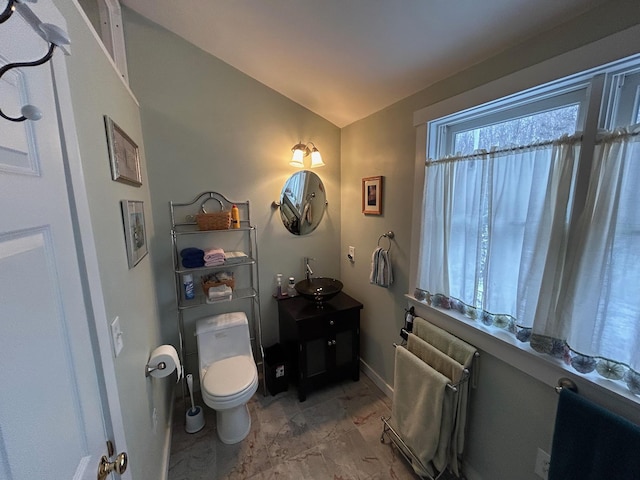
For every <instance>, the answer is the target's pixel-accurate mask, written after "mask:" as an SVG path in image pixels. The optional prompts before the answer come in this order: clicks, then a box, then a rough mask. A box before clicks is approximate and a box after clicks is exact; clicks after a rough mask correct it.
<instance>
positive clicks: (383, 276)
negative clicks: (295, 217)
mask: <svg viewBox="0 0 640 480" xmlns="http://www.w3.org/2000/svg"><path fill="white" fill-rule="evenodd" d="M369 282H370V283H372V284H374V285H379V286H380V287H385V288H387V287H389V285H391V284H392V283H393V269H392V268H391V255H390V254H389V251H388V250H385V249H384V248H381V247H377V248H376V249H375V250H374V251H373V255H371V274H370V275H369Z"/></svg>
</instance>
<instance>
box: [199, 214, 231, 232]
mask: <svg viewBox="0 0 640 480" xmlns="http://www.w3.org/2000/svg"><path fill="white" fill-rule="evenodd" d="M196 222H197V223H198V230H227V229H228V228H229V227H230V226H231V212H227V211H222V212H213V213H199V214H197V215H196Z"/></svg>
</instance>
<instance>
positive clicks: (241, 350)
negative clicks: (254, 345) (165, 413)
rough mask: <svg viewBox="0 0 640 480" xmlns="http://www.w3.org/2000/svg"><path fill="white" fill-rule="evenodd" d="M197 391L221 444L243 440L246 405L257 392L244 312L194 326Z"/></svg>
mask: <svg viewBox="0 0 640 480" xmlns="http://www.w3.org/2000/svg"><path fill="white" fill-rule="evenodd" d="M196 340H197V343H198V361H199V366H200V390H201V393H202V399H203V400H204V403H205V404H206V405H208V406H209V407H211V408H212V409H214V410H215V411H216V422H217V429H218V436H219V437H220V440H222V442H223V443H226V444H233V443H238V442H241V441H242V440H244V438H245V437H246V436H247V435H249V431H250V430H251V416H250V415H249V409H248V408H247V402H248V401H249V399H250V398H251V397H252V396H253V394H254V393H255V392H256V390H257V389H258V369H257V368H256V363H255V361H254V359H253V354H252V351H251V341H250V337H249V322H248V321H247V316H246V315H245V314H244V312H232V313H223V314H221V315H214V316H212V317H207V318H201V319H199V320H198V321H197V322H196Z"/></svg>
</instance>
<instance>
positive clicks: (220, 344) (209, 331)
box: [196, 312, 252, 367]
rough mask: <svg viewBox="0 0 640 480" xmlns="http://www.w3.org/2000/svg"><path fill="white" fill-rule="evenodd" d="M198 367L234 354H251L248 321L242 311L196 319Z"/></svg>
mask: <svg viewBox="0 0 640 480" xmlns="http://www.w3.org/2000/svg"><path fill="white" fill-rule="evenodd" d="M196 342H197V344H198V362H199V365H200V367H203V366H207V365H210V364H211V363H212V362H216V361H218V360H222V359H225V358H228V357H234V356H236V355H248V356H252V351H251V340H250V336H249V321H248V320H247V315H246V314H245V313H244V312H231V313H222V314H220V315H213V316H211V317H205V318H201V319H199V320H197V321H196Z"/></svg>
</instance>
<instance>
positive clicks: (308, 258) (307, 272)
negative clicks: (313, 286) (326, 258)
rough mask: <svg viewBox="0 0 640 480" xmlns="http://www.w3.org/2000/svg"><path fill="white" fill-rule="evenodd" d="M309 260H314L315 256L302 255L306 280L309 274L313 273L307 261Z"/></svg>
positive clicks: (308, 278)
mask: <svg viewBox="0 0 640 480" xmlns="http://www.w3.org/2000/svg"><path fill="white" fill-rule="evenodd" d="M311 260H315V258H311V257H304V273H305V277H306V279H307V282H308V281H309V280H311V275H313V270H311V267H310V266H309V262H310V261H311Z"/></svg>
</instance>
